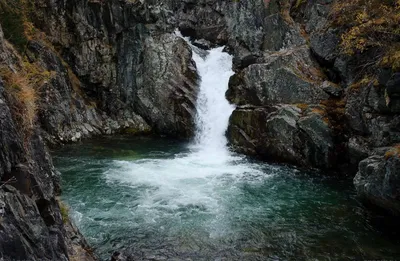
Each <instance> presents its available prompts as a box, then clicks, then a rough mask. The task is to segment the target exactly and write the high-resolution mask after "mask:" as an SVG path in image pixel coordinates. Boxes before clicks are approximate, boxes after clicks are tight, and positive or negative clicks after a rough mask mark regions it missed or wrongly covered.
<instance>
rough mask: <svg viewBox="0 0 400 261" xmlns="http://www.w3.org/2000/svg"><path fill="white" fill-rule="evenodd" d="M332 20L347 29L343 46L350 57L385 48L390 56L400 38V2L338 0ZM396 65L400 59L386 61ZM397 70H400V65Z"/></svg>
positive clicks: (393, 0)
mask: <svg viewBox="0 0 400 261" xmlns="http://www.w3.org/2000/svg"><path fill="white" fill-rule="evenodd" d="M331 18H332V21H333V23H334V24H336V25H339V26H341V27H345V28H346V31H345V32H344V33H343V34H342V36H341V47H342V50H343V52H344V53H346V54H348V55H354V54H355V53H357V52H364V51H366V50H368V49H369V48H372V47H378V48H381V49H383V51H384V53H385V54H386V55H388V54H389V53H388V52H389V51H390V50H392V47H393V45H395V44H396V43H397V42H398V41H399V38H400V27H399V24H400V1H399V0H383V1H382V0H350V1H339V0H337V1H336V2H335V4H334V5H333V9H332V13H331ZM397 50H398V49H397ZM378 62H379V61H378ZM393 63H399V62H398V59H397V61H392V60H390V59H386V61H385V64H386V65H387V66H393ZM395 67H399V66H398V64H397V65H395Z"/></svg>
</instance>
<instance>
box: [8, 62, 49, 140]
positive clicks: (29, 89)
mask: <svg viewBox="0 0 400 261" xmlns="http://www.w3.org/2000/svg"><path fill="white" fill-rule="evenodd" d="M20 65H21V68H20V70H19V71H18V72H13V71H11V70H10V69H9V68H8V67H6V66H3V67H1V68H0V76H1V78H2V79H3V80H4V85H5V90H6V93H7V94H8V97H9V100H10V106H11V110H12V114H13V116H14V118H15V120H16V122H17V123H18V125H19V126H18V127H19V128H20V129H21V130H22V131H23V134H25V136H26V137H28V136H29V134H30V133H31V130H32V129H33V127H34V124H35V120H36V115H37V111H38V100H39V97H38V93H39V90H40V88H41V87H42V86H43V84H44V83H46V82H47V81H48V80H49V79H50V78H51V77H53V75H54V72H49V71H46V70H44V69H43V68H42V67H40V65H38V64H34V63H33V64H31V63H28V62H23V63H21V64H20Z"/></svg>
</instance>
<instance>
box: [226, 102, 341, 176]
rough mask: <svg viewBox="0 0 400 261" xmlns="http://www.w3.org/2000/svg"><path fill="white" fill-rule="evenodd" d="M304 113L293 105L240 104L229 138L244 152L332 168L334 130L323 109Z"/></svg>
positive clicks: (300, 164)
mask: <svg viewBox="0 0 400 261" xmlns="http://www.w3.org/2000/svg"><path fill="white" fill-rule="evenodd" d="M317 108H318V110H316V109H311V110H309V111H308V112H306V114H305V115H304V116H303V115H302V111H301V109H299V108H298V107H297V106H293V105H276V106H273V107H267V108H257V107H255V108H254V107H248V106H247V107H246V106H244V107H239V108H237V109H236V110H235V111H234V112H233V114H232V116H231V118H230V125H229V128H228V139H229V141H230V142H231V144H232V145H233V147H234V148H235V149H236V150H238V151H241V152H244V153H247V154H252V155H254V154H255V155H258V156H262V157H263V158H264V159H266V160H274V161H280V162H288V163H291V164H295V165H299V166H312V167H318V168H324V169H329V168H331V167H332V166H333V165H334V163H335V151H334V143H333V132H332V130H331V129H330V127H329V125H328V123H327V122H326V119H325V118H324V116H323V115H321V113H325V112H324V111H323V108H319V107H317Z"/></svg>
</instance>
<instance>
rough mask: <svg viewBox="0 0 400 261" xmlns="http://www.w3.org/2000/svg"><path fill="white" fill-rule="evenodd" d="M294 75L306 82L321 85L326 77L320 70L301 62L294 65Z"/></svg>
mask: <svg viewBox="0 0 400 261" xmlns="http://www.w3.org/2000/svg"><path fill="white" fill-rule="evenodd" d="M295 70H296V74H297V75H298V76H299V77H300V78H301V79H303V80H304V81H306V82H309V83H313V84H321V83H322V82H323V81H324V80H325V79H326V78H327V77H326V75H325V74H324V72H322V71H321V69H319V68H317V67H314V66H307V65H305V64H304V63H302V62H299V61H298V62H297V63H296V68H295Z"/></svg>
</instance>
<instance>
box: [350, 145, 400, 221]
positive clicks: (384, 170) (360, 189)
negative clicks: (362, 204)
mask: <svg viewBox="0 0 400 261" xmlns="http://www.w3.org/2000/svg"><path fill="white" fill-rule="evenodd" d="M393 150H396V151H397V150H398V149H396V148H393ZM399 171H400V157H399V155H398V153H397V152H396V153H394V155H391V156H386V157H385V156H371V157H369V158H367V159H365V160H363V161H361V162H360V166H359V171H358V173H357V175H356V176H355V178H354V186H355V187H356V189H357V193H358V195H359V196H360V197H362V198H364V199H366V200H368V201H369V202H371V203H373V204H374V205H377V206H379V207H381V208H384V209H386V210H388V211H390V212H393V213H394V214H397V215H400V173H399Z"/></svg>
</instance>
